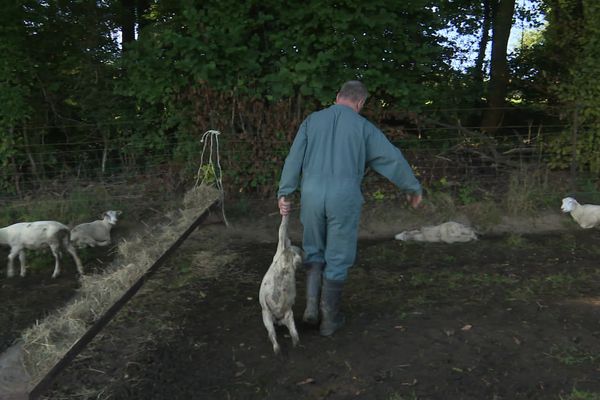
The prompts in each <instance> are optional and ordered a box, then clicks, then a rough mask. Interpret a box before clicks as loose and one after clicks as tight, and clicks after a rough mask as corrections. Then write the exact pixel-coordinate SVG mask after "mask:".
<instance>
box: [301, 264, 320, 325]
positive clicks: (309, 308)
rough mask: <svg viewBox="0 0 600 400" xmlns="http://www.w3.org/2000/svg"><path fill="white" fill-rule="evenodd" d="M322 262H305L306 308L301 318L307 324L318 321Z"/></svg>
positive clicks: (314, 323) (313, 323)
mask: <svg viewBox="0 0 600 400" xmlns="http://www.w3.org/2000/svg"><path fill="white" fill-rule="evenodd" d="M323 266H324V264H323V263H308V264H306V309H305V310H304V316H303V317H302V320H303V321H304V322H306V323H307V324H311V325H316V324H317V323H318V322H319V300H320V297H321V276H322V275H323Z"/></svg>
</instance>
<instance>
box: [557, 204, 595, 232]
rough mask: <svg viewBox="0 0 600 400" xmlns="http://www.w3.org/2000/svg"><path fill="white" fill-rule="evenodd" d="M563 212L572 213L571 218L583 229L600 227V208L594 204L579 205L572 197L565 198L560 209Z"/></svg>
mask: <svg viewBox="0 0 600 400" xmlns="http://www.w3.org/2000/svg"><path fill="white" fill-rule="evenodd" d="M560 209H561V210H562V212H564V213H571V217H573V219H574V220H575V222H577V223H578V224H579V226H580V227H582V228H583V229H590V228H593V227H595V226H599V225H600V206H596V205H593V204H583V205H582V204H579V203H578V202H577V200H575V199H574V198H572V197H565V198H564V199H563V200H562V205H561V207H560Z"/></svg>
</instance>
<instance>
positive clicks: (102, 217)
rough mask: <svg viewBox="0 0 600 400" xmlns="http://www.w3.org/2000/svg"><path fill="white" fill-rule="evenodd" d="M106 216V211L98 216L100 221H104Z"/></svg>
mask: <svg viewBox="0 0 600 400" xmlns="http://www.w3.org/2000/svg"><path fill="white" fill-rule="evenodd" d="M106 216H107V214H106V211H104V212H103V213H102V214H100V219H104V217H106Z"/></svg>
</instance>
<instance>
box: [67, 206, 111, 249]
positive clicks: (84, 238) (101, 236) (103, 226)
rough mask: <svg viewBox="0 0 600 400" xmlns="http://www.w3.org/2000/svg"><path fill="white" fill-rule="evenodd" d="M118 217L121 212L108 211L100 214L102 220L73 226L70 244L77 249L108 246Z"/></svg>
mask: <svg viewBox="0 0 600 400" xmlns="http://www.w3.org/2000/svg"><path fill="white" fill-rule="evenodd" d="M119 215H121V211H114V210H110V211H106V212H104V213H103V214H102V219H99V220H96V221H92V222H86V223H84V224H80V225H77V226H75V227H74V228H73V229H72V230H71V242H72V243H73V244H75V246H77V247H79V248H82V247H86V246H89V247H96V246H108V245H109V244H110V243H111V239H110V231H111V230H112V228H113V226H115V225H116V224H117V221H118V217H119Z"/></svg>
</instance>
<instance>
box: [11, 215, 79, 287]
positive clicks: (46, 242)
mask: <svg viewBox="0 0 600 400" xmlns="http://www.w3.org/2000/svg"><path fill="white" fill-rule="evenodd" d="M0 244H4V245H8V246H10V254H9V255H8V272H7V276H8V277H12V276H14V273H15V271H14V265H13V262H14V259H15V257H16V256H17V254H18V255H19V261H20V262H21V276H25V274H26V272H27V266H26V264H25V249H32V250H35V249H40V248H42V247H44V246H49V247H50V250H51V251H52V255H54V259H55V260H56V263H55V265H54V273H53V274H52V278H56V277H57V276H58V275H59V274H60V262H59V259H60V255H61V252H60V249H61V247H64V248H65V249H66V250H67V251H68V252H69V254H71V256H72V257H73V260H75V264H77V271H78V272H79V273H80V274H83V266H82V265H81V260H79V257H77V253H76V252H75V248H74V247H73V245H72V244H71V242H70V240H69V228H68V227H67V226H65V225H63V224H61V223H60V222H56V221H36V222H20V223H17V224H13V225H10V226H7V227H5V228H2V229H0Z"/></svg>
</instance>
